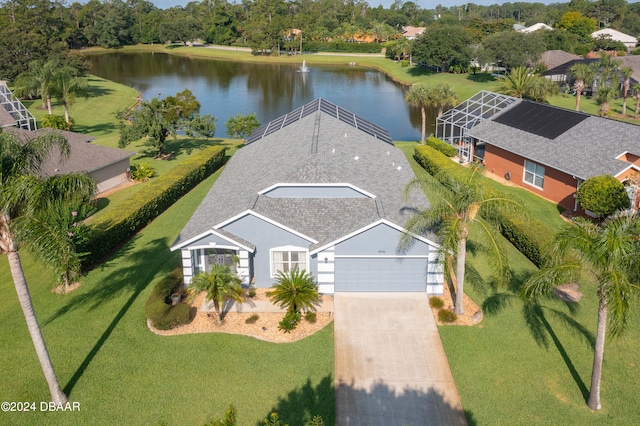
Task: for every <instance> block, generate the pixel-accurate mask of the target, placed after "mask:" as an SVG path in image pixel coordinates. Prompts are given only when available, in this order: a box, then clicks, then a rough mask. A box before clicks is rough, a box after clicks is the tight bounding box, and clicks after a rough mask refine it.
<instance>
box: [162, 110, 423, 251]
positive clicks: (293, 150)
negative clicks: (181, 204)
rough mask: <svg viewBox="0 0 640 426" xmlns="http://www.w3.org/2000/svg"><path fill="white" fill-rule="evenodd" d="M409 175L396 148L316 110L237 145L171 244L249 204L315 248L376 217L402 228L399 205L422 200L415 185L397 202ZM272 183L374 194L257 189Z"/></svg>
mask: <svg viewBox="0 0 640 426" xmlns="http://www.w3.org/2000/svg"><path fill="white" fill-rule="evenodd" d="M356 158H357V159H356ZM413 177H414V174H413V171H412V170H411V168H410V166H409V163H408V162H407V160H406V158H405V156H404V154H403V153H402V151H400V150H399V149H397V148H395V147H394V146H392V145H390V144H389V143H386V142H384V141H382V140H380V139H376V138H375V137H372V136H371V135H370V134H368V133H366V132H364V131H361V130H358V129H356V128H354V127H353V126H351V125H349V124H347V123H345V122H343V121H340V120H339V119H337V118H335V117H333V116H331V115H330V114H327V113H326V112H324V111H323V110H321V109H319V110H317V111H316V112H314V113H313V114H310V115H307V116H305V117H301V118H300V119H299V120H297V121H295V122H293V123H290V124H288V125H287V126H286V127H285V128H282V129H280V130H278V131H276V132H274V133H270V134H268V135H265V136H263V137H262V138H261V139H259V140H255V141H254V142H252V143H250V144H247V145H245V146H244V147H243V148H242V149H240V150H238V151H237V152H236V153H235V154H234V156H233V157H232V158H231V160H230V161H229V163H228V164H227V165H226V167H225V170H224V171H223V172H222V174H221V175H220V177H219V178H218V180H217V181H216V183H215V184H214V185H213V187H212V188H211V190H210V191H209V193H208V194H207V196H206V197H205V198H204V200H203V201H202V203H201V204H200V206H199V207H198V209H197V210H196V212H195V213H194V214H193V216H192V217H191V219H190V220H189V222H188V223H187V225H186V226H185V228H184V229H183V230H182V232H181V234H180V236H179V237H178V239H177V240H176V242H175V243H174V246H177V245H179V244H181V243H184V242H185V241H187V240H190V239H192V238H194V237H196V236H198V235H201V234H203V233H204V232H206V231H207V230H208V229H210V228H211V227H214V226H216V225H218V224H220V223H222V222H224V221H226V220H228V219H229V218H232V217H234V216H237V215H239V214H240V213H242V212H245V211H246V210H249V209H251V210H252V211H254V212H256V213H258V214H261V215H263V216H265V217H268V218H270V219H272V220H274V221H276V222H278V223H281V224H282V225H284V226H287V227H289V228H291V229H295V230H296V231H298V232H301V233H303V234H305V235H308V236H309V237H311V238H313V239H315V240H317V241H318V243H317V245H316V246H321V245H323V244H326V243H329V242H331V241H334V240H335V239H338V238H340V237H342V236H344V235H346V234H348V233H350V232H353V231H355V230H358V229H360V228H362V227H364V226H366V225H368V224H371V223H372V222H375V221H377V220H380V219H386V220H388V221H390V222H392V223H395V224H397V225H399V226H403V225H404V223H405V222H406V220H407V219H408V217H409V216H408V213H406V212H404V211H402V209H403V207H407V206H417V207H421V208H426V207H428V205H429V203H428V200H427V198H426V197H425V196H424V194H423V193H422V192H420V191H412V192H411V193H410V198H409V200H408V201H407V202H404V200H403V197H402V191H403V189H404V187H405V185H406V184H407V183H408V182H409V181H410V180H411V179H412V178H413ZM277 183H346V184H352V185H355V186H357V187H358V188H360V189H362V190H364V191H367V192H369V193H371V194H373V195H375V197H376V198H375V199H370V198H338V199H336V198H315V199H305V198H295V199H294V198H271V197H269V196H268V195H258V193H259V192H260V191H262V190H264V189H265V188H268V187H270V186H272V185H274V184H277Z"/></svg>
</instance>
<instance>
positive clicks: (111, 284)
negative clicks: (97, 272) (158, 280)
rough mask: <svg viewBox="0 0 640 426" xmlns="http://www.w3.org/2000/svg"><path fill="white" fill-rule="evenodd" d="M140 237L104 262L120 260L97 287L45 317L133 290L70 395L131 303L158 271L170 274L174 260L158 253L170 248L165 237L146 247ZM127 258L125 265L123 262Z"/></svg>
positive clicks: (106, 265)
mask: <svg viewBox="0 0 640 426" xmlns="http://www.w3.org/2000/svg"><path fill="white" fill-rule="evenodd" d="M139 239H140V237H136V238H134V239H133V240H132V241H130V242H129V243H128V244H127V245H125V246H124V247H123V248H122V249H121V250H120V251H118V253H117V254H116V255H115V256H113V257H111V258H110V259H109V260H108V261H107V262H105V263H104V264H103V265H102V266H101V267H102V268H109V267H112V266H114V264H118V267H117V268H112V272H111V273H109V274H107V275H106V276H105V277H104V278H102V279H101V283H100V284H96V285H95V286H94V288H92V289H91V290H89V291H87V292H86V293H82V294H78V295H76V296H74V297H73V298H71V300H69V301H68V302H67V303H66V304H65V305H64V306H63V307H61V308H60V309H58V311H57V312H56V313H55V314H53V315H52V316H51V317H50V318H48V319H47V320H46V321H45V324H49V323H51V322H53V321H55V320H56V319H58V318H60V317H61V316H63V315H65V314H67V313H68V312H70V311H72V310H74V309H78V308H82V309H86V310H88V311H92V310H95V309H97V308H99V307H100V306H101V305H103V304H104V303H106V302H108V301H109V300H112V299H114V298H115V297H117V296H119V295H121V294H122V293H128V292H131V294H130V296H129V297H128V298H127V300H126V301H125V302H124V303H123V304H122V306H121V307H120V309H119V310H118V312H117V313H116V314H115V316H114V317H113V319H112V320H111V322H110V323H109V324H108V326H107V328H106V329H105V330H104V332H103V333H102V335H101V336H100V337H99V338H98V340H97V341H96V343H95V344H94V345H93V348H92V349H91V350H90V351H89V353H88V354H87V355H86V357H85V358H84V360H83V361H82V363H81V364H80V365H79V366H78V368H77V370H76V372H75V373H74V375H73V376H72V377H71V379H70V380H69V382H68V383H67V385H66V386H65V387H64V391H65V393H66V394H67V395H69V394H70V393H71V391H72V390H73V388H74V386H75V385H76V383H77V382H78V380H80V378H81V377H82V375H83V374H84V372H85V370H86V369H87V367H88V366H89V365H90V364H91V362H92V361H93V359H94V358H95V356H96V355H97V354H98V352H100V349H101V348H102V346H103V345H104V343H105V342H106V341H107V340H108V339H109V336H111V333H112V332H113V330H114V329H115V328H116V326H117V325H118V323H119V322H120V320H121V319H122V318H123V317H124V315H125V314H126V313H127V311H128V310H129V308H130V307H131V305H132V304H133V303H134V302H135V301H136V299H137V298H138V296H139V295H140V293H141V292H142V291H143V290H144V289H145V288H146V287H147V285H149V283H150V282H151V281H152V280H153V278H154V277H155V276H156V275H158V274H162V273H165V274H168V273H169V272H170V271H171V270H172V268H173V266H174V265H173V264H172V263H171V262H168V261H167V259H166V256H162V255H161V254H159V253H161V251H167V244H166V241H165V240H164V239H156V240H153V241H151V242H149V243H147V244H145V245H144V247H136V244H137V241H138V240H139ZM125 262H126V266H122V265H123V264H124V263H125Z"/></svg>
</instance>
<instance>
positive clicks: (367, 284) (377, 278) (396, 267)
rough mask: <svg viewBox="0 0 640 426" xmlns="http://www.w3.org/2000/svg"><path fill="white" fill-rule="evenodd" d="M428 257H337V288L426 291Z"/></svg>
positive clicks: (336, 289) (349, 289)
mask: <svg viewBox="0 0 640 426" xmlns="http://www.w3.org/2000/svg"><path fill="white" fill-rule="evenodd" d="M428 263H429V262H428V258H427V256H425V257H422V258H414V257H340V256H336V258H335V291H421V292H424V291H426V288H427V275H428Z"/></svg>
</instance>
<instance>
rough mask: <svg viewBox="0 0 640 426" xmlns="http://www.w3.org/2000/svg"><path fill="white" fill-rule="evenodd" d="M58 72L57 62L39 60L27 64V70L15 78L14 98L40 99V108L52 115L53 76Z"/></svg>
mask: <svg viewBox="0 0 640 426" xmlns="http://www.w3.org/2000/svg"><path fill="white" fill-rule="evenodd" d="M57 71H58V61H55V60H50V61H47V62H44V63H43V62H42V61H39V60H36V61H32V62H30V63H29V70H28V71H26V72H23V73H22V74H20V75H19V76H18V77H16V81H15V88H14V92H15V94H16V96H21V97H22V96H25V97H29V98H31V97H35V96H40V97H41V98H42V107H43V108H45V107H46V108H47V111H48V112H49V115H51V114H53V108H52V107H51V95H52V93H53V91H54V84H55V75H56V73H57Z"/></svg>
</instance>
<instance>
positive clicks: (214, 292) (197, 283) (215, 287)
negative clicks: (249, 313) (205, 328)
mask: <svg viewBox="0 0 640 426" xmlns="http://www.w3.org/2000/svg"><path fill="white" fill-rule="evenodd" d="M191 287H192V288H193V291H194V293H193V294H194V295H195V294H197V293H199V292H202V291H204V292H206V293H207V295H206V299H207V300H213V307H214V309H215V310H216V314H217V316H218V319H217V320H216V322H217V323H218V324H222V321H223V320H224V317H225V315H226V313H227V312H226V310H225V309H224V307H225V305H226V303H227V301H229V300H234V301H236V302H238V303H241V302H242V280H241V279H240V278H238V276H237V275H236V274H234V273H233V272H231V269H229V267H228V266H227V265H218V264H215V265H212V267H211V272H207V273H202V274H198V275H196V276H195V277H194V278H193V281H192V282H191ZM196 292H197V293H196Z"/></svg>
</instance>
